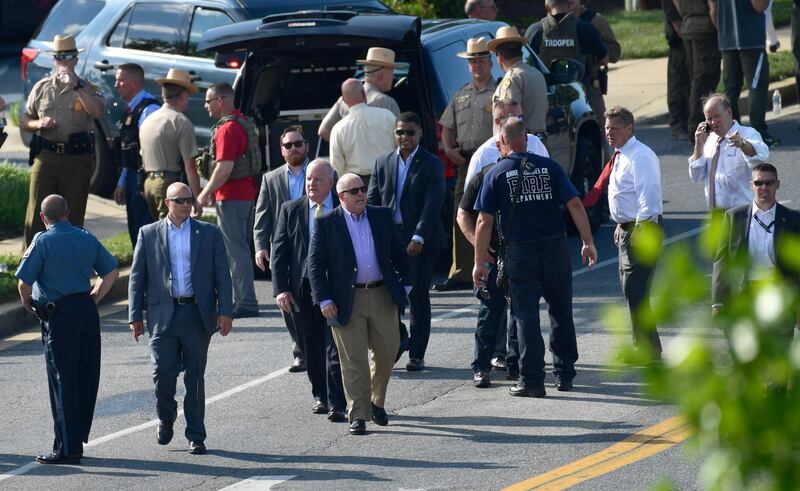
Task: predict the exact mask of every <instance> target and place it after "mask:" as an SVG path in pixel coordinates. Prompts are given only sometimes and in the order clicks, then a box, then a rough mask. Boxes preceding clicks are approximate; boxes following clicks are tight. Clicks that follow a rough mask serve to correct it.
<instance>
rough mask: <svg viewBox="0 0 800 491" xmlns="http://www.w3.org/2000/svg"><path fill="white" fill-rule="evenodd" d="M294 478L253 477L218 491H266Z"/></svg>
mask: <svg viewBox="0 0 800 491" xmlns="http://www.w3.org/2000/svg"><path fill="white" fill-rule="evenodd" d="M295 477H297V476H253V477H250V478H247V479H245V480H244V481H239V482H237V483H236V484H231V485H230V486H228V487H225V488H222V489H220V490H219V491H229V490H235V491H267V490H269V489H272V486H275V485H277V484H282V483H284V482H286V481H288V480H289V479H293V478H295Z"/></svg>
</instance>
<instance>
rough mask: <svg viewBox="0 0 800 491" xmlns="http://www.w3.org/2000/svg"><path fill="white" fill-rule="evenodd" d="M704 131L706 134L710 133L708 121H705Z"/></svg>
mask: <svg viewBox="0 0 800 491" xmlns="http://www.w3.org/2000/svg"><path fill="white" fill-rule="evenodd" d="M705 132H706V134H709V133H711V126H709V124H708V123H706V126H705Z"/></svg>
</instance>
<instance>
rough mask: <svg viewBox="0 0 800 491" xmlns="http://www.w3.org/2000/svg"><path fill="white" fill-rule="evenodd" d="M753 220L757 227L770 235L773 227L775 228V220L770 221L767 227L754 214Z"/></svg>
mask: <svg viewBox="0 0 800 491" xmlns="http://www.w3.org/2000/svg"><path fill="white" fill-rule="evenodd" d="M753 218H755V219H756V221H757V222H758V224H759V225H761V228H763V229H764V230H766V231H767V233H768V234H771V233H772V229H773V227H775V220H772V223H770V224H769V225H767V224H766V223H764V222H762V221H761V219H760V218H758V215H755V214H754V215H753Z"/></svg>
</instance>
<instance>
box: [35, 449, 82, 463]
mask: <svg viewBox="0 0 800 491" xmlns="http://www.w3.org/2000/svg"><path fill="white" fill-rule="evenodd" d="M81 457H83V454H75V455H61V454H57V453H55V452H50V453H49V454H47V455H37V456H36V462H39V463H40V464H64V465H69V464H72V465H76V464H80V463H81Z"/></svg>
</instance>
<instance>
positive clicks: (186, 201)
mask: <svg viewBox="0 0 800 491" xmlns="http://www.w3.org/2000/svg"><path fill="white" fill-rule="evenodd" d="M167 200H169V201H172V202H173V203H175V204H176V205H190V204H192V203H194V198H191V197H189V198H167Z"/></svg>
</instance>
